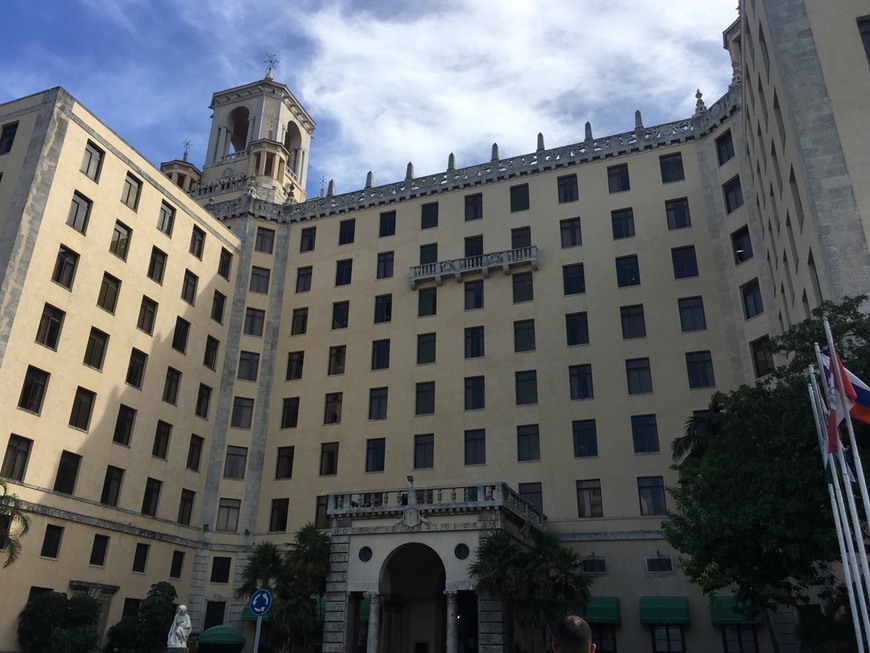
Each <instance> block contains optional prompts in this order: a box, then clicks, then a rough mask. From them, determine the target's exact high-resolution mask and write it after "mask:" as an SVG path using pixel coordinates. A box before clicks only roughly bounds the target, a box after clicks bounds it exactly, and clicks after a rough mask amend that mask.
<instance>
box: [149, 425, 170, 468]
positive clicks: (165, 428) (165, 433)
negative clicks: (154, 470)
mask: <svg viewBox="0 0 870 653" xmlns="http://www.w3.org/2000/svg"><path fill="white" fill-rule="evenodd" d="M171 435H172V424H169V423H167V422H164V421H163V420H162V419H160V420H157V428H156V429H155V431H154V444H153V445H152V447H151V455H152V456H154V457H155V458H160V459H161V460H166V454H167V453H168V452H169V438H170V436H171Z"/></svg>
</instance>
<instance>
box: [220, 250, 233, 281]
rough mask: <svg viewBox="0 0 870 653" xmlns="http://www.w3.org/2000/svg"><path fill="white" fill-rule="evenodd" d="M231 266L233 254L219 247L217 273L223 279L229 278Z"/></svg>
mask: <svg viewBox="0 0 870 653" xmlns="http://www.w3.org/2000/svg"><path fill="white" fill-rule="evenodd" d="M232 267H233V255H232V254H230V252H229V251H228V250H227V249H225V248H223V247H222V248H221V256H220V260H218V274H219V275H220V276H222V277H223V278H224V279H227V280H229V278H230V269H231V268H232Z"/></svg>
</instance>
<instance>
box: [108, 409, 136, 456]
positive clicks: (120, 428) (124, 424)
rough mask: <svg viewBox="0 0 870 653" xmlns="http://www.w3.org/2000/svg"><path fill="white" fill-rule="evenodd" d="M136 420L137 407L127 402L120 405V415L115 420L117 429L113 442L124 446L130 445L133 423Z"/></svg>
mask: <svg viewBox="0 0 870 653" xmlns="http://www.w3.org/2000/svg"><path fill="white" fill-rule="evenodd" d="M135 421H136V409H135V408H130V406H127V405H125V404H121V405H120V406H119V407H118V417H117V419H116V420H115V431H114V433H113V435H112V442H114V443H116V444H120V445H123V446H125V447H126V446H129V445H130V437H131V436H132V435H133V424H134V423H135Z"/></svg>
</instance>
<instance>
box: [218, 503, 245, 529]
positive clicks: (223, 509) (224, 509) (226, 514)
mask: <svg viewBox="0 0 870 653" xmlns="http://www.w3.org/2000/svg"><path fill="white" fill-rule="evenodd" d="M241 508H242V502H241V500H239V499H220V501H218V512H217V521H216V523H215V527H214V528H215V530H216V531H221V532H224V533H235V532H236V531H237V530H239V512H240V511H241Z"/></svg>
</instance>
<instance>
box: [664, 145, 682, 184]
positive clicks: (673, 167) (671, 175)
mask: <svg viewBox="0 0 870 653" xmlns="http://www.w3.org/2000/svg"><path fill="white" fill-rule="evenodd" d="M659 167H660V168H661V171H662V183H663V184H667V183H670V182H672V181H680V180H681V179H685V178H686V176H685V174H684V173H683V156H682V155H681V154H680V153H679V152H677V153H676V154H666V155H664V156H660V157H659Z"/></svg>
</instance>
